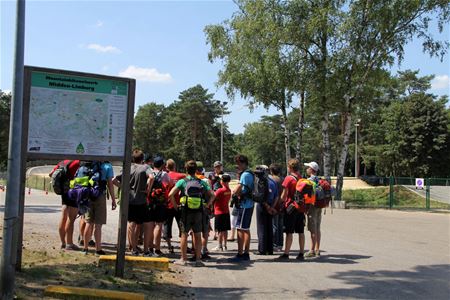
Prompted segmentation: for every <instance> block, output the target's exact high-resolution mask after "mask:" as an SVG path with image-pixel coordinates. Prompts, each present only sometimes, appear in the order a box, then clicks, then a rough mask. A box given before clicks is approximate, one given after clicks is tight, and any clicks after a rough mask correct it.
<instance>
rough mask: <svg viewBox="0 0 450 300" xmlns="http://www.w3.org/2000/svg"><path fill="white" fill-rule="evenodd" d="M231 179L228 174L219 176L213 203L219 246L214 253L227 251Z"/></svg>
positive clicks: (229, 226) (229, 227)
mask: <svg viewBox="0 0 450 300" xmlns="http://www.w3.org/2000/svg"><path fill="white" fill-rule="evenodd" d="M230 181H231V177H230V175H228V174H223V175H222V176H221V181H220V183H221V185H222V187H221V188H219V189H218V190H217V191H216V192H215V195H216V198H215V201H214V216H215V218H214V228H215V229H216V231H217V232H218V233H219V245H218V246H217V247H216V248H214V249H213V250H214V251H224V250H225V251H226V250H227V234H228V230H230V229H231V224H230V210H229V205H228V203H229V202H230V198H231V190H230V187H229V183H230Z"/></svg>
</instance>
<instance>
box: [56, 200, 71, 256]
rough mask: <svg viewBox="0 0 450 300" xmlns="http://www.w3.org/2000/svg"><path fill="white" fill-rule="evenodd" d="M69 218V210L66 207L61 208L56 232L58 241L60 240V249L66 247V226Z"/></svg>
mask: <svg viewBox="0 0 450 300" xmlns="http://www.w3.org/2000/svg"><path fill="white" fill-rule="evenodd" d="M68 218H69V208H68V206H67V205H63V206H62V210H61V220H60V221H59V226H58V232H59V239H60V240H61V248H64V247H65V246H66V224H67V220H68Z"/></svg>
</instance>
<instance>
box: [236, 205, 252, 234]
mask: <svg viewBox="0 0 450 300" xmlns="http://www.w3.org/2000/svg"><path fill="white" fill-rule="evenodd" d="M233 210H235V211H234V212H233V213H234V214H235V215H236V219H235V223H234V228H236V229H240V230H246V231H249V230H250V224H251V223H252V216H253V207H250V208H237V207H235V208H233Z"/></svg>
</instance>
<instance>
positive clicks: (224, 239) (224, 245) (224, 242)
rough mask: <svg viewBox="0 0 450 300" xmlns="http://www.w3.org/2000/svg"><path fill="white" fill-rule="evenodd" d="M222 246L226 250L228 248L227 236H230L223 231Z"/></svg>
mask: <svg viewBox="0 0 450 300" xmlns="http://www.w3.org/2000/svg"><path fill="white" fill-rule="evenodd" d="M221 233H222V246H223V247H224V249H226V248H227V236H228V231H222V232H221Z"/></svg>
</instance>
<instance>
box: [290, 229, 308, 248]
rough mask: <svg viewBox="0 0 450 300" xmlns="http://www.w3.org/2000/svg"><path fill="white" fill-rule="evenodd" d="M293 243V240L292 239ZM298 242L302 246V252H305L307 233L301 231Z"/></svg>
mask: <svg viewBox="0 0 450 300" xmlns="http://www.w3.org/2000/svg"><path fill="white" fill-rule="evenodd" d="M291 243H292V240H291ZM298 244H299V246H300V253H303V252H305V234H304V233H300V234H299V235H298Z"/></svg>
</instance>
